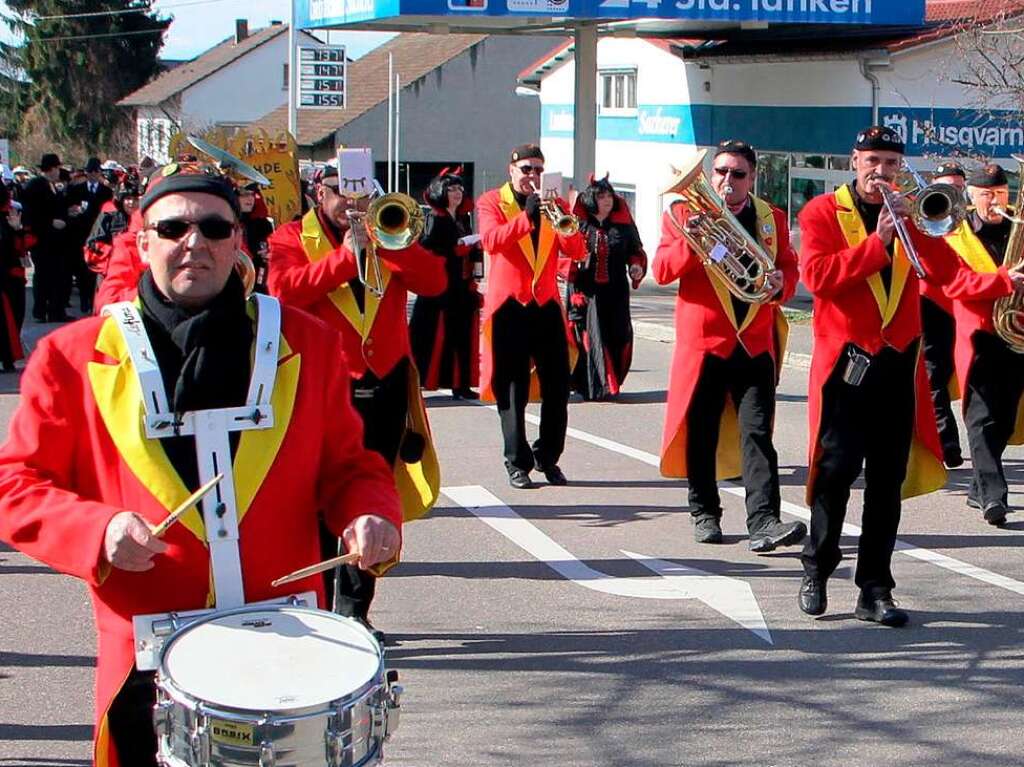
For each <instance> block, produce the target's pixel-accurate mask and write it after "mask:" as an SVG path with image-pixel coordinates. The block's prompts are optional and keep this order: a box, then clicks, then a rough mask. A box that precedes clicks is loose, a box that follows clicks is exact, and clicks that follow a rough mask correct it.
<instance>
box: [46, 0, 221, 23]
mask: <svg viewBox="0 0 1024 767" xmlns="http://www.w3.org/2000/svg"><path fill="white" fill-rule="evenodd" d="M223 2H227V0H188V1H187V2H182V3H169V4H167V5H163V6H161V7H160V8H157V7H156V6H155V5H146V6H142V7H139V8H123V9H121V10H116V11H89V12H87V13H58V14H53V15H51V16H34V17H32V18H31V21H55V20H61V19H84V18H90V17H95V16H121V15H124V14H126V13H149V12H151V11H157V12H160V11H165V10H169V9H172V8H185V7H188V6H191V5H211V4H213V3H223Z"/></svg>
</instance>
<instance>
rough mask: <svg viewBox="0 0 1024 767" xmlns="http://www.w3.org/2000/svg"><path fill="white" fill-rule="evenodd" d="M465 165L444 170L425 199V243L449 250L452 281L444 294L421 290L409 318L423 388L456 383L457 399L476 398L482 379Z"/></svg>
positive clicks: (477, 256)
mask: <svg viewBox="0 0 1024 767" xmlns="http://www.w3.org/2000/svg"><path fill="white" fill-rule="evenodd" d="M460 174H461V168H458V169H456V170H455V171H454V172H449V171H448V169H447V168H445V169H444V170H442V171H441V173H440V174H438V176H437V177H436V178H434V179H433V180H432V181H431V182H430V186H428V187H427V190H426V192H424V195H423V197H424V199H425V200H426V202H427V203H428V204H429V205H430V212H429V213H428V214H427V220H426V224H425V226H424V229H423V237H422V238H421V239H420V244H421V245H423V246H424V247H425V248H428V249H429V250H431V251H433V252H434V253H437V254H438V255H440V256H444V259H445V268H446V271H447V273H448V287H447V288H446V289H445V292H444V293H442V294H441V295H439V296H417V297H416V303H415V304H414V305H413V310H412V319H411V320H410V321H409V338H410V343H411V345H412V354H413V359H414V360H415V361H416V367H417V368H418V369H419V372H420V379H421V384H422V386H423V388H424V389H427V390H434V389H451V390H452V396H454V397H455V398H456V399H458V398H462V399H477V398H478V397H479V395H478V394H477V393H476V392H475V391H473V389H472V387H474V386H477V385H478V384H479V379H480V350H479V344H480V294H479V293H478V292H477V276H476V275H475V274H474V266H475V265H476V264H480V265H482V264H483V254H482V251H481V249H480V245H479V239H480V238H479V237H476V236H474V235H472V234H471V228H470V223H469V212H470V211H471V210H472V209H473V201H472V200H470V199H469V198H468V197H467V196H466V194H465V189H464V187H463V183H462V176H461V175H460Z"/></svg>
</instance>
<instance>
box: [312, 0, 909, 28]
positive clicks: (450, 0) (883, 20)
mask: <svg viewBox="0 0 1024 767" xmlns="http://www.w3.org/2000/svg"><path fill="white" fill-rule="evenodd" d="M295 13H296V20H297V26H298V28H299V29H318V28H326V27H339V26H345V25H347V24H357V23H365V22H373V21H383V20H386V19H389V18H390V19H400V18H402V17H415V16H426V17H445V18H447V19H451V20H454V19H455V18H456V17H462V18H465V17H473V16H475V17H490V18H492V19H494V20H498V19H499V18H501V17H504V18H505V19H508V20H512V22H514V20H515V18H516V17H518V18H519V19H520V20H521V21H522V23H526V17H529V16H544V17H565V18H571V19H578V20H608V21H610V20H628V19H671V20H678V21H697V22H735V23H740V22H754V23H759V22H760V23H767V24H869V25H890V26H904V25H918V24H923V23H924V18H925V0H295ZM506 26H511V25H506Z"/></svg>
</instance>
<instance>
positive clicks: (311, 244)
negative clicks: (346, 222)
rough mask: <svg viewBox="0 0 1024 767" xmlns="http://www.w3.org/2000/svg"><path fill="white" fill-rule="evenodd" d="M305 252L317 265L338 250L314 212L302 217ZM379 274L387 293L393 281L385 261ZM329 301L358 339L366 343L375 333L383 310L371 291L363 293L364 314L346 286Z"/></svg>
mask: <svg viewBox="0 0 1024 767" xmlns="http://www.w3.org/2000/svg"><path fill="white" fill-rule="evenodd" d="M302 249H303V250H304V251H305V253H306V257H307V258H308V259H309V260H310V262H311V263H314V264H315V263H316V262H317V261H319V260H320V259H322V258H325V257H326V256H327V255H329V254H330V253H332V252H333V251H334V249H335V248H334V246H333V245H332V244H331V241H330V239H329V238H328V237H327V234H326V233H325V232H324V230H323V228H322V227H321V226H320V219H319V218H317V215H316V211H315V210H311V211H309V213H307V214H306V215H305V216H303V217H302ZM380 274H381V281H382V284H381V288H382V290H384V291H386V290H387V287H388V283H389V282H390V281H391V271H390V270H389V269H388V268H387V266H385V265H384V262H383V261H381V262H380ZM328 298H330V299H331V303H332V304H334V305H335V307H337V309H338V311H339V312H341V314H342V315H343V316H344V317H345V319H346V320H348V322H349V324H350V325H351V326H352V327H353V328H355V331H356V332H357V333H358V334H359V337H360V338H362V339H363V340H364V341H365V340H366V338H367V337H368V336H369V335H370V331H372V330H373V323H374V320H376V319H377V310H378V309H379V308H380V300H381V299H380V298H378V297H377V296H376V295H375V294H374V293H372V292H371V291H369V290H365V291H363V306H365V307H366V312H365V314H364V313H363V312H361V311H359V304H357V303H356V297H355V296H354V295H353V294H352V288H351V287H350V286H349V284H348V283H347V282H346V283H345V284H343V285H340V286H339V287H337V288H335V289H334V290H332V291H331V292H330V293H329V294H328Z"/></svg>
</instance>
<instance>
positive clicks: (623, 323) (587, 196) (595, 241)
mask: <svg viewBox="0 0 1024 767" xmlns="http://www.w3.org/2000/svg"><path fill="white" fill-rule="evenodd" d="M573 213H574V214H575V215H576V217H577V219H578V220H579V222H580V232H581V233H582V234H583V239H584V240H585V241H586V243H587V252H588V257H587V260H586V261H584V262H582V263H581V262H572V261H569V260H568V259H563V261H562V263H560V264H559V267H560V271H561V273H562V276H563V277H565V280H566V292H565V302H566V309H567V311H568V315H569V322H570V323H571V324H572V327H573V332H574V334H575V337H576V346H577V348H578V350H579V357H578V359H577V361H576V368H575V370H574V371H573V375H572V386H573V389H574V390H575V391H577V392H579V394H581V395H582V396H583V399H585V400H603V399H611V398H614V397H616V396H618V394H619V390H620V389H621V387H622V382H623V381H625V379H626V374H627V373H629V367H630V365H631V364H632V360H633V321H632V318H631V317H630V313H629V288H630V283H631V282H632V286H633V289H636V288H637V287H639V285H640V281H641V280H642V279H643V277H644V274H645V273H646V272H647V255H646V254H645V253H644V249H643V244H642V243H641V242H640V233H639V232H638V231H637V228H636V224H634V223H633V216H632V214H631V213H630V211H629V207H628V206H627V205H626V201H625V200H624V199H623V198H622V197H621V196H619V195H617V194H616V193H615V189H614V188H613V187H612V185H611V184H610V183H609V181H608V179H607V177H605V178H603V179H600V180H596V181H595V180H594V179H593V177H591V180H590V185H589V186H587V188H586V189H585V190H583V192H582V193H581V194H580V196H579V197H578V198H577V200H576V204H575V206H574V210H573Z"/></svg>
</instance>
